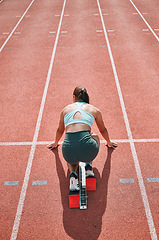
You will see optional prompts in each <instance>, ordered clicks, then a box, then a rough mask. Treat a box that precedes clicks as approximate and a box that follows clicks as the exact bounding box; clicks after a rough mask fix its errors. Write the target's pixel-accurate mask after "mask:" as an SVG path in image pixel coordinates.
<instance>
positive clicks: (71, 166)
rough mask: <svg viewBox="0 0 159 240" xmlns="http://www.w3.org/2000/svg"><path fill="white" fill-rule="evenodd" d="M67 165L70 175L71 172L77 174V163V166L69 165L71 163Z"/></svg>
mask: <svg viewBox="0 0 159 240" xmlns="http://www.w3.org/2000/svg"><path fill="white" fill-rule="evenodd" d="M67 165H68V169H69V171H70V173H71V172H75V173H76V171H77V168H78V165H79V163H76V164H69V163H67Z"/></svg>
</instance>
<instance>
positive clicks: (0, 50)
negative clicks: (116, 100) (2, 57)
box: [0, 0, 35, 52]
mask: <svg viewBox="0 0 159 240" xmlns="http://www.w3.org/2000/svg"><path fill="white" fill-rule="evenodd" d="M34 1H35V0H33V1H32V2H31V3H30V4H29V6H28V7H27V9H26V11H25V12H24V13H23V15H22V17H21V18H20V19H19V21H18V23H17V24H16V26H15V27H14V28H13V30H12V31H11V33H10V34H9V36H8V37H7V39H6V40H5V42H4V43H3V45H2V47H1V48H0V52H2V50H3V48H4V47H5V45H6V44H7V42H8V41H9V39H10V38H11V36H12V34H13V33H14V31H15V30H16V28H17V27H18V25H19V24H20V22H21V21H22V19H23V18H24V16H25V14H26V13H27V11H28V10H29V8H30V7H31V5H32V4H33V2H34Z"/></svg>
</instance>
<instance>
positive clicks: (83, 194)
mask: <svg viewBox="0 0 159 240" xmlns="http://www.w3.org/2000/svg"><path fill="white" fill-rule="evenodd" d="M85 166H86V164H85V163H83V162H80V163H79V181H80V209H87V190H86V170H85Z"/></svg>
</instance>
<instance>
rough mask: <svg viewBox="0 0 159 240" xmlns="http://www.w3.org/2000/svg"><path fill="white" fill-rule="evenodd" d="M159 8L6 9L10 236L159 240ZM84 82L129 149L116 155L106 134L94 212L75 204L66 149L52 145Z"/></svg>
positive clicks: (68, 4)
mask: <svg viewBox="0 0 159 240" xmlns="http://www.w3.org/2000/svg"><path fill="white" fill-rule="evenodd" d="M158 10H159V5H158V1H157V0H153V1H151V2H150V1H148V0H146V1H136V0H134V1H133V2H132V1H131V0H123V1H117V0H111V1H110V0H109V1H104V0H100V1H98V0H97V1H95V0H93V1H90V0H87V1H84V0H80V1H79V0H77V1H70V0H65V1H62V0H59V1H55V0H54V1H51V0H47V1H40V0H33V1H25V2H22V1H20V0H3V1H2V2H1V3H0V26H1V28H0V47H1V50H0V55H1V58H0V61H1V62H0V66H1V71H0V72H1V76H0V77H1V94H0V98H1V106H2V107H1V125H0V126H1V140H0V149H1V170H0V176H1V178H0V194H1V199H0V202H1V204H0V216H1V218H0V225H1V229H0V239H12V240H13V239H19V240H21V239H29V240H30V239H38V240H43V239H49V240H50V239H51V240H52V239H53V240H59V239H75V240H81V239H82V240H87V239H91V240H96V239H100V240H101V239H110V240H115V239H122V240H123V239H139V240H141V239H143V240H149V239H153V240H156V239H158V236H159V210H158V199H159V191H158V189H159V182H158V181H159V174H158V173H159V165H158V157H159V132H158V128H159V123H158V115H159V105H158V102H159V91H158V89H159V82H158V77H159V68H158V62H159V54H158V51H159V50H158V49H159V15H158ZM77 85H83V86H85V87H86V88H87V90H88V92H89V95H90V98H91V103H92V104H93V105H95V106H97V107H98V108H100V110H101V111H102V113H103V118H104V121H105V124H106V126H107V128H108V131H109V133H110V136H111V138H112V139H114V140H116V141H117V142H118V143H119V146H118V148H117V149H116V150H115V151H111V150H108V149H107V148H106V147H105V143H104V141H103V139H102V137H101V135H100V138H101V148H100V152H99V155H98V157H97V158H96V160H95V161H94V164H93V166H94V172H95V174H96V177H97V183H98V185H97V191H96V192H92V193H88V209H87V210H85V211H84V210H83V211H82V210H78V209H69V208H68V192H69V189H68V187H69V177H68V170H67V166H66V163H65V161H64V160H63V157H62V153H61V146H60V147H59V149H58V151H55V152H54V153H52V152H50V151H49V150H48V149H47V148H46V145H47V143H49V142H50V141H52V140H53V139H54V135H55V131H56V128H57V125H58V119H59V114H60V111H61V109H62V108H63V107H64V106H65V105H67V104H69V103H71V102H72V91H73V89H74V88H75V87H76V86H77ZM93 132H97V133H99V132H98V130H97V128H96V126H95V125H94V127H93ZM62 140H63V139H62ZM6 181H16V183H15V182H14V183H13V182H12V184H15V185H14V186H6V184H7V183H6ZM33 181H43V184H44V185H33ZM123 181H126V183H123ZM16 184H17V185H16Z"/></svg>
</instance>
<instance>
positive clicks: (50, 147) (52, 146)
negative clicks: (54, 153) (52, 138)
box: [47, 142, 59, 150]
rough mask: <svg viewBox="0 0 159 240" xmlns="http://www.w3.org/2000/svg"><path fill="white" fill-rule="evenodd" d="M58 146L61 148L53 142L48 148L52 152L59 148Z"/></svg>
mask: <svg viewBox="0 0 159 240" xmlns="http://www.w3.org/2000/svg"><path fill="white" fill-rule="evenodd" d="M58 146H59V145H58V143H56V142H53V143H51V144H49V145H48V146H47V148H48V149H50V150H53V149H55V148H57V147H58Z"/></svg>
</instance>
